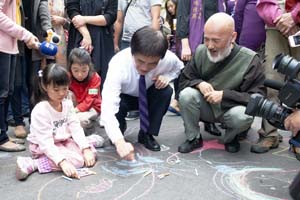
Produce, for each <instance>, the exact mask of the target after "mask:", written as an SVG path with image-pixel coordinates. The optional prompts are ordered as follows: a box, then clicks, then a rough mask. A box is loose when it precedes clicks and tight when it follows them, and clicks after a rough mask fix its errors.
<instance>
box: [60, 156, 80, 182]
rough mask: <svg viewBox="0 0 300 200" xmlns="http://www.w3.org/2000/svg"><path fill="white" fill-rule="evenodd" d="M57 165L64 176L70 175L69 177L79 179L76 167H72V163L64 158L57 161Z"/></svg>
mask: <svg viewBox="0 0 300 200" xmlns="http://www.w3.org/2000/svg"><path fill="white" fill-rule="evenodd" d="M59 166H60V168H61V169H62V171H63V172H64V174H65V175H66V176H68V177H71V178H77V179H80V177H79V175H78V172H77V170H76V168H75V167H74V165H72V164H71V163H69V162H68V161H66V160H63V161H61V162H60V163H59Z"/></svg>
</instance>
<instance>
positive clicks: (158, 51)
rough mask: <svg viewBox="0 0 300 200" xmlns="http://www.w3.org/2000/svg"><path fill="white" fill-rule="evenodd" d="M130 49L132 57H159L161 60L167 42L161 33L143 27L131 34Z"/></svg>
mask: <svg viewBox="0 0 300 200" xmlns="http://www.w3.org/2000/svg"><path fill="white" fill-rule="evenodd" d="M130 47H131V54H132V55H135V54H141V55H143V56H151V57H154V56H159V57H160V58H161V59H162V58H164V56H165V54H166V51H167V49H168V41H167V38H166V37H165V36H164V35H163V33H162V32H161V31H159V30H155V29H153V28H151V27H150V26H144V27H142V28H140V29H138V30H137V31H136V32H135V33H134V34H133V36H132V39H131V44H130Z"/></svg>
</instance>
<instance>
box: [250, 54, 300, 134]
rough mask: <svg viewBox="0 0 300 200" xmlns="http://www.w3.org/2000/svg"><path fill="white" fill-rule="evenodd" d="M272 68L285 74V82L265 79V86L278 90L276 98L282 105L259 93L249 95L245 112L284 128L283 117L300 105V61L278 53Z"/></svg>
mask: <svg viewBox="0 0 300 200" xmlns="http://www.w3.org/2000/svg"><path fill="white" fill-rule="evenodd" d="M273 69H274V70H277V71H278V72H280V73H282V74H284V75H285V79H286V82H285V83H281V82H278V81H275V80H266V81H265V83H264V84H265V86H267V87H270V88H272V89H275V90H279V93H278V98H279V100H280V102H281V104H282V105H279V104H277V103H274V102H272V101H270V100H268V99H266V98H264V97H263V96H262V95H260V94H253V95H251V98H250V101H249V103H248V105H247V108H246V112H245V113H246V114H248V115H251V116H258V117H262V118H264V119H267V120H268V121H269V122H270V123H271V124H272V125H274V126H275V127H277V128H279V129H283V130H285V128H284V125H283V124H284V120H285V118H286V117H287V116H288V115H289V114H291V113H292V111H293V110H292V109H293V108H297V107H299V105H300V81H299V80H297V78H298V77H300V63H299V62H298V61H296V60H295V59H293V58H291V57H290V56H285V55H283V54H279V55H277V56H276V57H275V58H274V61H273Z"/></svg>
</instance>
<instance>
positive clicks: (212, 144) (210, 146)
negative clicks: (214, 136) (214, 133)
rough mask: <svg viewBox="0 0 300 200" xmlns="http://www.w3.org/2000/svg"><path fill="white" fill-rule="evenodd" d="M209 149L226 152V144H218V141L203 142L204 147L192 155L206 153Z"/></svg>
mask: <svg viewBox="0 0 300 200" xmlns="http://www.w3.org/2000/svg"><path fill="white" fill-rule="evenodd" d="M207 149H220V150H224V149H225V147H224V144H220V143H218V140H205V141H203V147H201V148H199V149H196V150H194V151H192V152H191V153H199V152H201V151H205V150H207Z"/></svg>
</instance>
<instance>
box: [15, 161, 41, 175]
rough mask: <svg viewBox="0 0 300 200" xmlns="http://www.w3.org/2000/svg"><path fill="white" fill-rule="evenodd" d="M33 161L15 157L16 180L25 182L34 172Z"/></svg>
mask: <svg viewBox="0 0 300 200" xmlns="http://www.w3.org/2000/svg"><path fill="white" fill-rule="evenodd" d="M36 169H37V168H36V167H35V166H34V161H33V159H32V158H30V157H17V169H16V178H17V179H18V180H25V179H26V178H27V177H28V176H29V175H30V174H32V173H33V172H35V171H36Z"/></svg>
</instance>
